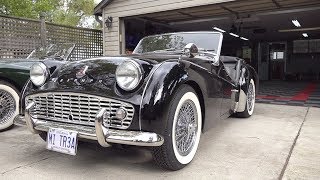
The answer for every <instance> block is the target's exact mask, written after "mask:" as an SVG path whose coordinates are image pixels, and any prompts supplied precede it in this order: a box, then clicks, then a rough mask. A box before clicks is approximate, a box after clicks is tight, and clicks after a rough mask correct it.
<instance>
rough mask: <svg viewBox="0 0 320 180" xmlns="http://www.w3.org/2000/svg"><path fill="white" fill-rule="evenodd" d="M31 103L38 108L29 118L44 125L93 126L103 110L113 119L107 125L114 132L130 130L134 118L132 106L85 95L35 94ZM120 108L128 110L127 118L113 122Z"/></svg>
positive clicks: (30, 98) (30, 100) (32, 110)
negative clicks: (59, 123)
mask: <svg viewBox="0 0 320 180" xmlns="http://www.w3.org/2000/svg"><path fill="white" fill-rule="evenodd" d="M31 102H35V106H34V108H33V109H31V111H30V115H31V116H32V117H33V118H36V119H38V120H43V121H56V122H65V123H70V124H78V125H86V126H94V121H95V117H96V115H97V112H98V111H99V109H101V108H106V109H107V112H108V113H109V114H110V116H109V119H108V121H107V122H105V123H104V125H105V126H107V127H111V128H118V129H127V128H128V127H129V126H130V124H131V121H132V119H133V115H134V108H133V106H132V105H131V104H128V103H124V102H121V101H117V100H113V99H109V98H104V97H100V96H94V95H88V94H82V93H68V92H52V93H40V94H33V95H29V96H27V97H26V104H29V103H31ZM120 107H122V108H124V109H126V110H127V116H126V118H125V119H124V120H118V119H115V118H112V117H114V116H115V113H116V110H117V109H118V108H120Z"/></svg>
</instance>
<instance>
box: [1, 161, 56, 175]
mask: <svg viewBox="0 0 320 180" xmlns="http://www.w3.org/2000/svg"><path fill="white" fill-rule="evenodd" d="M49 158H51V157H46V158H43V159H40V160H38V161H36V162H31V163H29V164H25V165H21V166H18V167H15V168H13V169H9V170H7V171H4V172H2V173H1V175H4V174H6V173H8V172H11V171H14V170H17V169H20V168H23V167H27V166H32V165H33V164H36V163H38V162H41V161H45V160H47V159H49Z"/></svg>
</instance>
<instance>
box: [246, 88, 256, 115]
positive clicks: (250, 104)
mask: <svg viewBox="0 0 320 180" xmlns="http://www.w3.org/2000/svg"><path fill="white" fill-rule="evenodd" d="M253 88H254V87H253V85H252V84H251V83H250V84H249V87H248V94H247V103H248V110H249V111H251V110H252V108H253V103H254V100H255V99H254V98H255V92H254V89H253Z"/></svg>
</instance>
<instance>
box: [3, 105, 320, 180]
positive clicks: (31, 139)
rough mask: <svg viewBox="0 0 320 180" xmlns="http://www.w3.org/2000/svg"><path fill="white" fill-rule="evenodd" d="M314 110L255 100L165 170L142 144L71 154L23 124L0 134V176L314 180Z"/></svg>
mask: <svg viewBox="0 0 320 180" xmlns="http://www.w3.org/2000/svg"><path fill="white" fill-rule="evenodd" d="M319 142H320V108H308V107H299V106H284V105H270V104H256V110H255V113H254V115H253V116H252V117H250V118H247V119H238V118H228V119H226V120H222V121H219V122H218V123H217V124H216V126H215V127H214V128H212V129H211V130H209V131H207V132H205V133H204V134H202V136H201V142H200V146H199V149H198V152H197V155H196V157H195V158H194V160H193V162H192V163H191V164H190V165H189V166H187V167H186V168H184V169H182V170H180V171H175V172H172V171H166V170H163V169H160V168H158V167H157V166H156V165H155V164H153V162H152V156H151V154H150V152H149V151H148V149H139V148H135V147H133V148H128V149H123V148H102V147H100V146H99V145H97V144H90V143H82V144H80V145H79V147H78V154H77V156H70V155H64V154H60V153H57V152H52V151H48V150H46V148H45V147H46V143H45V142H44V141H43V140H42V139H41V138H40V137H39V136H38V135H34V134H31V133H30V132H29V131H28V130H27V129H26V127H23V126H15V127H14V128H13V129H12V130H9V131H6V132H1V133H0V179H32V180H34V179H41V180H44V179H77V180H80V179H117V180H118V179H126V180H128V179H139V180H142V179H184V180H186V179H246V180H247V179H320V166H319V165H320V151H319V149H320V143H319Z"/></svg>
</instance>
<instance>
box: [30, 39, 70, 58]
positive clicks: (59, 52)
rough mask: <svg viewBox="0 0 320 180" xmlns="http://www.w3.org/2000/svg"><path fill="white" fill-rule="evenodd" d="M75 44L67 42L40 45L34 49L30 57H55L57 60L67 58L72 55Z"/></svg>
mask: <svg viewBox="0 0 320 180" xmlns="http://www.w3.org/2000/svg"><path fill="white" fill-rule="evenodd" d="M74 47H75V44H73V43H65V44H50V45H48V46H47V47H39V48H37V49H35V50H33V51H32V52H31V53H30V55H29V56H28V57H27V58H28V59H46V58H54V59H57V60H67V59H68V58H69V56H70V55H71V53H72V51H73V49H74Z"/></svg>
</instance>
